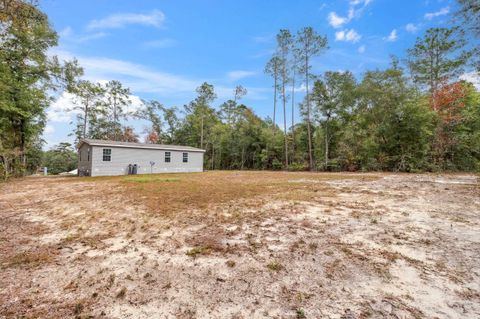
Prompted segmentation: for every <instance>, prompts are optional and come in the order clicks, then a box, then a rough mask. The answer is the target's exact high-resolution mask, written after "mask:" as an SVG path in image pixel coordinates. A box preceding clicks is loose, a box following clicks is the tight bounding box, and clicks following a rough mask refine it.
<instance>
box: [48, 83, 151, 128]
mask: <svg viewBox="0 0 480 319" xmlns="http://www.w3.org/2000/svg"><path fill="white" fill-rule="evenodd" d="M100 82H102V83H106V81H100ZM128 99H129V100H130V103H129V104H128V105H127V106H126V108H125V111H126V112H127V113H133V112H135V111H137V110H139V109H140V108H141V107H142V106H143V102H142V100H141V99H140V97H138V96H137V95H129V96H128ZM79 106H81V105H78V101H77V99H76V98H75V95H73V94H71V93H68V92H62V94H61V95H60V96H59V97H58V98H57V99H56V100H55V101H54V102H53V103H52V104H51V105H50V107H49V108H48V110H47V119H48V122H49V123H70V122H72V121H73V120H74V119H75V118H76V116H77V115H78V114H80V113H81V111H80V110H78V109H75V107H79ZM54 132H55V127H54V126H53V125H52V124H48V125H47V126H46V127H45V130H44V134H52V133H54Z"/></svg>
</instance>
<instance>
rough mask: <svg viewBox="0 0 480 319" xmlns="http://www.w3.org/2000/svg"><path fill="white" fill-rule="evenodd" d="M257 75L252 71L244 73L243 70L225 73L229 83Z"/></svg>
mask: <svg viewBox="0 0 480 319" xmlns="http://www.w3.org/2000/svg"><path fill="white" fill-rule="evenodd" d="M255 74H257V73H256V72H253V71H244V70H236V71H231V72H228V73H227V77H228V79H229V80H231V81H237V80H240V79H243V78H246V77H249V76H253V75H255Z"/></svg>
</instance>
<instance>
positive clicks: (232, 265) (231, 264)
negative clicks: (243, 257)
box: [225, 260, 236, 268]
mask: <svg viewBox="0 0 480 319" xmlns="http://www.w3.org/2000/svg"><path fill="white" fill-rule="evenodd" d="M225 264H226V265H227V266H228V267H230V268H233V267H235V265H236V263H235V262H234V261H233V260H227V261H226V262H225Z"/></svg>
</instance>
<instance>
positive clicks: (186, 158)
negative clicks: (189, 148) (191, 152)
mask: <svg viewBox="0 0 480 319" xmlns="http://www.w3.org/2000/svg"><path fill="white" fill-rule="evenodd" d="M183 162H184V163H188V153H183Z"/></svg>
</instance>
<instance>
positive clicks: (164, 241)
mask: <svg viewBox="0 0 480 319" xmlns="http://www.w3.org/2000/svg"><path fill="white" fill-rule="evenodd" d="M462 178H464V177H462V176H457V175H446V176H436V175H404V174H400V175H395V174H340V173H332V174H323V173H303V172H299V173H292V172H236V171H232V172H206V173H199V174H164V175H139V176H127V177H125V176H119V177H99V178H30V179H29V178H25V179H21V180H15V181H13V182H11V183H7V184H3V185H0V207H1V208H2V209H0V218H1V219H2V223H0V268H1V269H0V270H2V271H1V272H0V318H3V317H6V318H10V317H12V318H21V317H25V318H65V317H79V318H89V317H94V318H96V317H108V318H124V317H131V318H148V317H154V316H162V317H172V316H174V317H178V318H211V317H215V318H251V317H258V318H272V317H276V318H305V317H306V318H322V317H332V318H333V317H336V318H340V317H345V318H366V317H372V318H376V317H388V318H391V317H398V318H416V317H419V318H420V317H432V318H433V317H439V318H455V317H465V318H475V316H476V314H478V313H480V299H479V296H480V293H479V290H478V289H477V288H475V285H474V284H473V283H475V282H478V279H479V278H478V273H479V272H480V270H479V269H478V262H477V261H478V260H477V259H478V258H476V256H477V254H476V252H477V251H478V249H480V246H479V245H480V244H479V242H480V239H479V238H478V233H479V232H478V225H480V220H479V216H480V212H479V211H478V207H477V206H478V205H477V203H478V198H480V188H479V187H478V185H477V184H475V183H472V182H471V181H472V180H473V181H474V179H473V177H471V176H470V177H468V181H469V182H468V183H469V184H462V182H463V181H464V179H465V178H464V179H462ZM437 179H440V181H441V182H440V183H439V182H436V180H437ZM445 183H448V187H445ZM447 188H448V189H447ZM452 212H454V213H452ZM419 288H420V289H421V290H422V291H421V292H419V293H417V290H418V289H419Z"/></svg>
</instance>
